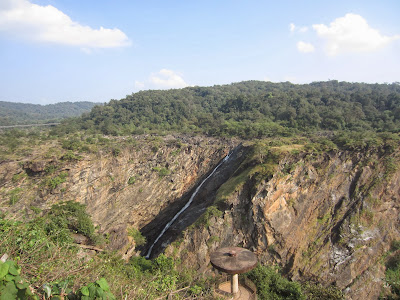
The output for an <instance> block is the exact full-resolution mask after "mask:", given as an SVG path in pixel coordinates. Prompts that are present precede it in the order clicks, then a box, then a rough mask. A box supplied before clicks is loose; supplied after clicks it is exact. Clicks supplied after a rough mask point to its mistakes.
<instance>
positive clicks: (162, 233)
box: [146, 153, 231, 259]
mask: <svg viewBox="0 0 400 300" xmlns="http://www.w3.org/2000/svg"><path fill="white" fill-rule="evenodd" d="M230 156H231V153H229V154H228V155H227V156H225V158H224V159H223V160H222V161H221V162H220V163H219V164H218V165H217V166H216V167H215V168H214V170H213V171H212V172H211V173H210V174H209V175H208V176H207V177H206V178H205V179H204V180H203V181H202V182H201V183H200V184H199V185H198V187H197V188H196V190H195V191H194V193H193V194H192V196H190V199H189V201H188V202H187V203H186V204H185V206H184V207H182V208H181V210H180V211H178V213H177V214H176V215H175V216H174V217H173V218H172V219H171V221H169V222H168V223H167V225H165V227H164V229H163V230H162V231H161V233H160V234H159V235H158V237H157V238H156V239H155V240H154V242H153V244H152V245H151V246H150V248H149V251H147V254H146V258H147V259H149V258H150V255H151V251H153V247H154V245H155V244H156V243H157V242H158V241H159V240H160V238H161V237H162V236H163V235H164V233H165V232H166V231H167V230H168V228H169V227H170V226H171V225H172V223H174V222H175V220H176V219H177V218H178V217H179V216H180V215H181V214H182V213H183V212H184V211H185V210H186V209H187V208H188V207H189V206H190V204H191V203H192V202H193V199H194V197H196V195H197V193H198V192H199V191H200V189H201V187H202V186H203V184H204V183H205V182H206V181H207V179H208V178H210V177H211V176H212V175H213V174H214V173H215V172H216V171H217V170H218V168H219V167H220V166H221V165H222V164H223V163H224V162H226V161H227V160H228V159H229V157H230Z"/></svg>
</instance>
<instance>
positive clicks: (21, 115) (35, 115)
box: [0, 101, 100, 126]
mask: <svg viewBox="0 0 400 300" xmlns="http://www.w3.org/2000/svg"><path fill="white" fill-rule="evenodd" d="M95 105H100V103H93V102H87V101H84V102H61V103H56V104H48V105H39V104H28V103H15V102H5V101H0V126H9V125H19V124H36V123H45V122H49V121H59V120H61V119H65V118H70V117H78V116H80V115H82V114H83V113H85V112H89V111H90V110H91V109H92V108H93V107H94V106H95Z"/></svg>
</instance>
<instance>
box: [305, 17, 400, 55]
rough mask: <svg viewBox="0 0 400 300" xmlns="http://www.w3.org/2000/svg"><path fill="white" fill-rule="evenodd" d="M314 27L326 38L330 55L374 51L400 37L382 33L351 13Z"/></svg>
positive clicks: (326, 48) (321, 36) (318, 33)
mask: <svg viewBox="0 0 400 300" xmlns="http://www.w3.org/2000/svg"><path fill="white" fill-rule="evenodd" d="M312 27H313V29H314V30H315V31H316V32H317V35H318V36H319V37H320V38H322V39H324V40H325V51H326V53H327V54H328V55H330V56H335V55H338V54H342V53H359V52H373V51H376V50H378V49H380V48H383V47H385V46H387V45H388V44H389V43H390V42H392V41H394V40H396V39H399V38H400V36H399V35H395V36H385V35H382V34H381V33H380V32H379V31H378V30H376V29H374V28H371V27H370V26H369V25H368V23H367V21H366V20H365V19H364V18H363V17H361V16H360V15H356V14H350V13H349V14H346V15H345V16H344V17H341V18H337V19H335V20H334V21H333V22H331V23H330V24H329V26H326V25H324V24H314V25H313V26H312Z"/></svg>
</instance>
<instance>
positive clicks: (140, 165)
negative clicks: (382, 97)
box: [0, 136, 400, 299]
mask: <svg viewBox="0 0 400 300" xmlns="http://www.w3.org/2000/svg"><path fill="white" fill-rule="evenodd" d="M134 139H135V140H136V142H135V143H134V146H131V147H130V146H126V147H122V148H121V151H119V152H118V153H112V152H102V151H98V152H95V153H86V154H80V155H81V157H80V158H79V159H77V160H62V159H60V157H59V156H58V157H57V156H50V157H49V156H46V155H44V154H43V153H40V152H36V153H35V154H34V155H31V156H29V157H26V158H23V159H20V160H8V161H2V162H1V163H0V196H1V198H0V210H1V211H2V212H4V213H7V214H8V215H9V216H11V217H14V218H19V219H29V218H30V217H31V216H32V215H34V214H37V213H40V212H38V211H40V210H45V209H48V208H49V207H50V206H51V205H52V204H53V203H57V202H59V201H67V200H74V201H79V202H81V203H84V204H86V205H87V211H88V213H89V214H90V215H91V216H92V218H93V220H94V222H95V224H96V225H98V230H99V232H102V233H105V234H107V235H108V236H109V244H108V247H109V248H110V249H115V250H118V251H120V253H121V254H123V255H124V257H125V258H129V256H131V255H138V254H139V252H136V251H137V250H138V249H137V248H136V247H135V244H134V241H133V240H132V238H131V237H129V236H128V234H127V232H128V229H129V228H135V229H140V230H141V231H142V233H143V234H144V235H145V236H146V237H147V239H148V244H147V245H146V246H144V247H143V248H141V249H139V250H142V254H145V253H143V252H144V251H145V250H146V249H148V247H149V243H151V241H152V240H154V238H155V237H156V236H157V234H158V233H159V232H160V231H161V230H162V228H163V226H165V224H166V223H167V222H168V221H169V220H170V219H171V218H172V217H173V215H174V214H175V213H176V212H177V211H178V210H179V209H180V208H181V207H182V206H183V205H184V203H185V201H187V199H188V198H189V197H190V194H191V193H192V192H193V190H194V189H195V187H196V185H197V184H198V183H199V182H201V180H202V179H204V178H205V177H206V176H207V174H209V172H210V171H211V170H212V169H213V168H214V167H215V166H216V165H217V164H218V163H219V162H220V161H221V160H222V159H223V158H224V157H225V156H226V155H227V154H228V153H229V152H230V151H231V150H233V149H235V151H234V152H233V153H234V155H233V158H231V159H230V160H229V161H228V162H227V163H226V165H224V167H223V168H221V169H220V170H219V171H218V172H216V174H215V176H213V177H212V178H210V180H208V182H207V183H205V185H204V187H202V191H201V192H200V193H199V197H198V199H197V200H195V201H194V203H193V205H192V206H191V208H190V209H189V210H188V211H187V213H186V214H184V215H182V218H180V219H179V220H177V222H176V224H175V226H174V227H173V228H171V230H169V231H168V232H167V233H166V236H165V239H164V240H162V241H160V243H159V245H157V247H156V249H155V252H156V253H160V252H161V251H164V249H165V247H167V248H166V249H165V252H166V254H167V255H170V256H176V257H179V258H180V259H181V260H182V261H183V262H184V263H185V264H188V265H190V266H195V267H196V269H198V270H199V272H210V271H211V266H210V263H209V254H210V252H212V251H214V250H215V249H217V248H219V247H223V246H242V247H245V248H248V249H250V250H252V251H254V252H255V253H256V254H257V255H258V257H259V259H260V261H261V262H263V263H268V264H277V265H279V266H281V267H282V270H283V272H284V274H286V275H287V276H288V277H290V278H292V279H294V280H313V281H317V282H321V283H323V284H326V285H327V284H334V285H336V286H337V287H339V288H340V289H342V290H343V291H344V292H345V295H346V297H347V298H348V299H362V298H365V299H377V297H378V296H379V293H380V291H381V289H382V287H383V285H384V271H385V266H384V264H383V263H382V261H383V260H382V258H383V257H384V255H385V254H386V253H387V251H388V250H389V248H390V245H391V242H392V241H393V240H396V239H400V230H399V228H400V227H399V225H400V224H399V223H400V218H399V215H400V214H399V208H400V170H399V168H398V165H399V157H400V150H399V149H398V148H396V149H391V150H390V151H389V150H387V149H386V150H385V149H382V148H379V149H369V150H362V151H361V150H360V151H340V150H330V151H325V152H316V151H311V150H308V151H305V150H303V148H302V147H295V146H291V148H290V147H289V148H288V147H286V148H285V147H269V148H268V149H264V150H265V151H264V152H262V153H261V152H260V153H258V152H257V151H256V150H255V147H254V145H253V144H249V145H239V146H238V144H239V143H237V142H232V141H230V140H224V139H222V140H221V139H213V138H205V137H183V136H167V137H162V138H159V137H158V139H157V143H156V144H157V145H155V143H154V140H153V139H152V138H151V137H144V136H142V137H134ZM112 142H113V143H115V144H118V138H114V140H113V141H112ZM51 147H58V146H57V145H52V146H51ZM49 170H50V171H49ZM61 174H64V177H60V176H61ZM65 174H66V175H65ZM54 178H64V179H63V180H60V181H59V182H58V184H52V182H53V181H51V179H54ZM13 195H16V196H17V197H16V198H15V199H14V200H16V201H12V199H13V198H12V197H13Z"/></svg>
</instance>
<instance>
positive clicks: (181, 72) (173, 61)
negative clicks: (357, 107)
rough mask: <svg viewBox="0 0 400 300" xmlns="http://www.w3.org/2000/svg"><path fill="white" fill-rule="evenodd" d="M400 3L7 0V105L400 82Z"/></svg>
mask: <svg viewBox="0 0 400 300" xmlns="http://www.w3.org/2000/svg"><path fill="white" fill-rule="evenodd" d="M399 13H400V1H399V0H380V1H376V0H373V1H370V0H358V1H353V0H336V1H331V0H330V1H325V0H320V1H316V0H315V1H314V0H313V1H311V0H303V1H297V0H280V1H266V0H264V1H262V0H246V1H244V0H229V1H228V0H202V1H199V0H197V1H194V0H193V1H192V0H180V1H178V0H146V1H143V0H140V1H139V0H113V1H111V0H0V101H13V102H29V103H38V104H48V103H55V102H61V101H94V102H107V101H109V100H110V99H120V98H123V97H125V96H126V95H128V94H131V93H133V92H137V91H139V90H147V89H170V88H181V87H185V86H192V85H199V86H210V85H214V84H226V83H231V82H238V81H243V80H267V81H273V82H280V81H290V82H293V83H308V82H312V81H324V80H330V79H336V80H340V81H342V80H344V81H351V82H371V83H375V82H379V83H383V82H389V83H391V82H397V81H400V18H399Z"/></svg>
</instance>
